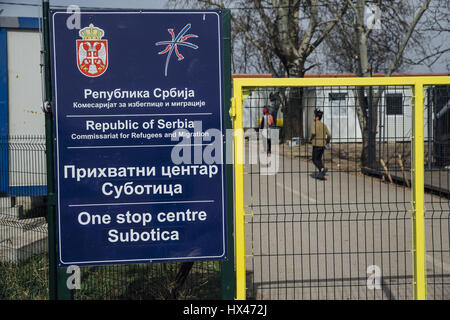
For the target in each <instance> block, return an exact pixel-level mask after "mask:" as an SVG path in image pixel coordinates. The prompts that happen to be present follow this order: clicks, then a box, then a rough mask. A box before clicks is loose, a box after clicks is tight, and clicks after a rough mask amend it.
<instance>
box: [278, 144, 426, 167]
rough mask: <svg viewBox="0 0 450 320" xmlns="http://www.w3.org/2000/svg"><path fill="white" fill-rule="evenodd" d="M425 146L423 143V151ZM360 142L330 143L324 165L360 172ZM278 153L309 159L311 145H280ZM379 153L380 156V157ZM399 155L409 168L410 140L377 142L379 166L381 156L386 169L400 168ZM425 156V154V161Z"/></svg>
mask: <svg viewBox="0 0 450 320" xmlns="http://www.w3.org/2000/svg"><path fill="white" fill-rule="evenodd" d="M426 150H427V147H426V145H425V151H426ZM361 151H362V143H332V144H331V148H330V149H328V150H325V153H324V156H323V160H324V163H325V166H326V167H328V168H329V169H332V170H333V171H345V172H355V173H360V172H361V159H360V158H361ZM280 154H281V155H283V156H285V157H289V158H303V159H308V160H311V157H312V145H311V144H301V145H300V146H289V145H287V144H282V145H280ZM380 155H381V157H380ZM399 155H400V156H401V159H402V164H403V167H404V170H410V168H411V143H410V142H387V143H383V144H378V145H377V149H376V154H375V157H376V162H377V165H378V166H379V167H380V168H381V167H382V165H381V161H379V159H380V158H381V159H382V160H383V162H384V163H385V165H386V167H387V168H388V170H400V164H399V163H398V159H399ZM426 161H427V157H426V155H425V162H426Z"/></svg>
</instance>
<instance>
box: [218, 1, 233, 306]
mask: <svg viewBox="0 0 450 320" xmlns="http://www.w3.org/2000/svg"><path fill="white" fill-rule="evenodd" d="M222 25H223V29H222V30H223V66H224V91H225V92H224V102H225V105H224V110H225V129H226V130H231V129H232V122H231V121H232V120H231V117H230V115H229V113H228V112H227V106H228V104H229V102H230V99H231V14H230V10H223V15H222ZM227 137H228V135H227ZM226 143H232V141H226ZM225 150H230V149H229V148H225ZM225 158H226V157H224V160H225V161H226V159H225ZM225 179H226V188H227V189H226V201H227V204H226V210H227V213H226V217H227V218H226V220H227V221H226V225H227V260H225V261H222V264H221V277H222V279H221V280H222V299H223V300H233V299H234V297H235V290H236V289H235V273H234V237H233V235H234V232H233V224H234V223H233V220H234V219H233V195H234V192H233V190H234V188H233V164H232V163H226V162H225Z"/></svg>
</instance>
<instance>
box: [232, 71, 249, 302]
mask: <svg viewBox="0 0 450 320" xmlns="http://www.w3.org/2000/svg"><path fill="white" fill-rule="evenodd" d="M233 90H234V99H235V100H234V104H235V111H234V112H235V117H234V181H235V232H236V234H235V237H236V299H237V300H245V298H246V296H245V291H246V280H245V226H244V224H245V218H244V122H243V114H242V113H243V110H242V87H241V85H240V84H239V81H238V80H237V79H235V80H234V85H233Z"/></svg>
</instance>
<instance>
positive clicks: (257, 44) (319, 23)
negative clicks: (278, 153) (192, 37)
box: [170, 0, 348, 139]
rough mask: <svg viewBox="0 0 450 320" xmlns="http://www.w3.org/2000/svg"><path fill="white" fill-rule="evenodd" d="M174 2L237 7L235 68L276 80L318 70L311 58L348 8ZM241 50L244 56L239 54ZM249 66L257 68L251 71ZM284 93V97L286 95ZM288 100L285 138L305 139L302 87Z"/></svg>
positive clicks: (290, 1) (318, 1)
mask: <svg viewBox="0 0 450 320" xmlns="http://www.w3.org/2000/svg"><path fill="white" fill-rule="evenodd" d="M170 2H171V3H172V4H176V5H182V6H187V5H190V6H197V7H200V8H210V9H225V8H231V19H232V31H233V34H232V38H233V39H234V41H233V43H234V44H233V48H234V50H235V52H234V54H233V65H234V68H235V70H236V69H237V70H244V71H249V70H258V71H263V69H265V70H266V71H267V72H270V73H271V74H272V75H273V76H274V77H284V76H285V75H287V76H288V77H303V76H304V75H305V73H306V72H307V71H308V70H310V69H311V68H312V67H314V66H315V64H312V65H309V58H310V57H311V55H312V53H313V52H314V50H315V49H316V48H317V47H318V46H319V45H320V44H321V43H322V42H323V40H324V39H325V38H326V37H327V35H328V34H329V33H330V31H331V30H332V29H333V27H334V26H335V25H336V23H337V22H338V21H340V19H341V18H342V16H343V14H344V13H345V11H346V10H347V8H348V2H347V1H346V0H248V1H245V0H234V1H232V0H228V1H226V0H225V1H220V0H184V1H175V0H170ZM180 3H181V4H180ZM238 50H240V53H243V54H239V55H238V54H236V53H237V52H239V51H238ZM248 52H251V53H252V54H251V56H248V55H247V53H248ZM243 65H244V67H243V68H242V66H243ZM249 65H250V67H251V68H252V69H247V67H248V66H249ZM238 68H240V69H238ZM253 68H254V69H253ZM279 93H281V95H283V93H284V91H283V90H281V91H279ZM282 100H283V101H286V102H285V104H287V106H286V108H284V109H283V117H284V129H285V138H287V139H289V138H291V137H295V136H297V137H303V127H302V125H303V110H302V90H301V88H299V89H292V90H289V91H288V96H287V97H284V99H282Z"/></svg>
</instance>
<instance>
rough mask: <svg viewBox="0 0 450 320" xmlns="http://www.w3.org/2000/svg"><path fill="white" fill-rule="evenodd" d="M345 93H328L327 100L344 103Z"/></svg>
mask: <svg viewBox="0 0 450 320" xmlns="http://www.w3.org/2000/svg"><path fill="white" fill-rule="evenodd" d="M346 97H347V93H345V92H330V93H329V94H328V99H329V100H330V101H345V98H346Z"/></svg>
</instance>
